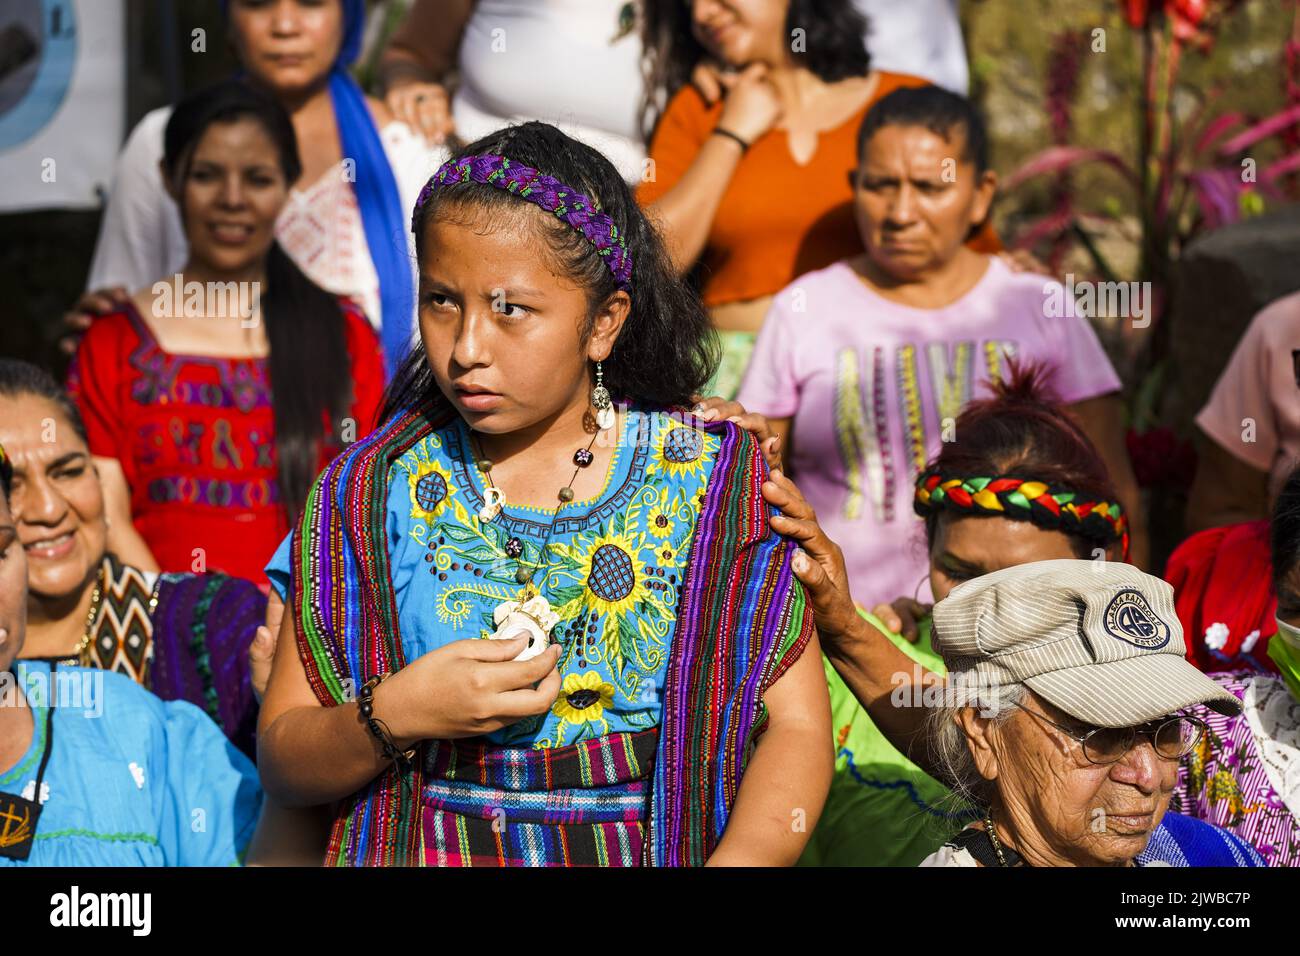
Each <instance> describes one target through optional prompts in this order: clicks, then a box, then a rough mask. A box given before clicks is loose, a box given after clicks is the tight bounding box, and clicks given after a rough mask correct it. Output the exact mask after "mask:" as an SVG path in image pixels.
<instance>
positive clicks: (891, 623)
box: [871, 597, 934, 644]
mask: <svg viewBox="0 0 1300 956" xmlns="http://www.w3.org/2000/svg"><path fill="white" fill-rule="evenodd" d="M932 607H934V605H933V604H922V603H921V602H920V601H914V600H913V599H912V598H909V597H901V598H898V599H897V600H895V601H894V603H893V604H877V605H876V606H875V607H874V608H872V609H871V613H872V614H874V615H875V616H876V617H878V618H880V623H881V624H883V625H885V627H887V628H889V630H891V631H893V632H894V633H895V634H901V635H902V636H903V637H905V638H907V639H908V640H909V641H910V642H911V643H913V644H915V643H916V642H917V641H918V640H920V638H921V632H920V629H919V628H918V627H917V623H916V622H917V621H919V620H920V619H921V618H923V617H925V616H926V615H927V614H929V613H930V609H931V608H932Z"/></svg>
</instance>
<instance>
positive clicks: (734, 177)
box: [637, 0, 998, 398]
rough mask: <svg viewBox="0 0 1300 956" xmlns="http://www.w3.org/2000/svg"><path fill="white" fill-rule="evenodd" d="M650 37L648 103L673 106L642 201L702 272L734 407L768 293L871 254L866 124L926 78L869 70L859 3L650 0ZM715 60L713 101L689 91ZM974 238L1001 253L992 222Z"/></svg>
mask: <svg viewBox="0 0 1300 956" xmlns="http://www.w3.org/2000/svg"><path fill="white" fill-rule="evenodd" d="M644 29H645V38H644V42H645V47H646V50H647V53H648V54H649V58H650V64H651V70H650V77H649V80H648V82H647V86H646V95H647V104H653V103H655V102H662V100H661V99H659V98H658V97H659V96H661V95H663V94H665V93H667V94H671V99H670V100H669V102H668V105H667V108H666V109H665V110H664V111H663V114H662V115H661V116H659V117H658V122H657V123H656V124H655V132H654V136H653V139H652V140H651V146H650V159H651V160H652V161H653V162H652V164H648V165H647V170H646V182H644V183H643V184H642V186H641V188H640V190H639V192H638V194H637V198H638V199H639V200H640V202H641V204H642V205H644V206H647V207H649V209H650V211H651V214H652V216H653V217H655V218H656V219H657V223H658V225H659V228H660V230H661V232H662V233H663V235H664V239H665V240H666V242H667V245H668V248H669V251H670V252H671V254H672V257H673V261H674V263H675V264H676V266H677V268H678V269H679V270H680V271H682V272H686V271H688V270H690V269H691V268H692V267H693V266H694V265H695V264H696V263H697V262H698V263H699V265H700V266H701V271H700V282H701V294H702V296H703V299H704V304H705V306H707V307H708V309H709V313H710V315H711V317H712V319H713V324H714V327H715V328H716V329H717V330H718V333H719V336H720V337H721V340H722V345H723V359H722V365H721V367H720V368H719V370H718V374H717V377H716V378H715V379H714V382H713V383H712V389H711V393H712V394H718V395H723V396H725V397H728V398H731V397H734V395H735V393H736V391H737V390H738V388H739V387H740V379H741V376H742V375H743V374H744V371H745V366H746V365H747V364H748V361H749V353H750V351H751V350H752V349H753V346H754V339H755V337H756V336H757V334H758V330H759V329H760V328H761V327H762V324H763V317H764V316H765V315H766V313H767V309H768V306H769V305H770V303H771V300H772V296H773V295H774V294H775V293H776V292H778V291H779V290H780V289H782V288H784V287H785V286H787V285H789V284H790V283H791V282H792V281H793V280H794V279H795V277H796V276H799V275H802V274H803V273H805V272H810V271H812V270H814V269H821V268H824V267H825V266H828V265H830V264H831V263H832V262H835V261H836V260H839V259H843V258H846V257H848V256H852V255H856V254H858V253H860V252H861V251H862V241H861V239H860V238H859V237H858V231H857V228H856V227H855V225H854V222H853V212H852V199H853V190H852V187H851V185H850V181H851V177H852V171H853V170H854V168H855V167H856V166H857V133H858V126H859V125H860V124H861V122H862V118H863V117H864V116H865V115H866V112H867V110H868V109H869V108H870V107H871V105H872V104H873V103H875V102H876V100H878V99H880V98H881V97H883V96H885V95H886V94H888V93H890V92H892V91H893V90H895V89H898V88H899V87H902V86H924V85H926V81H925V80H922V79H920V78H919V77H914V76H906V75H903V74H898V73H882V72H877V71H875V70H872V69H871V68H870V62H869V58H868V56H867V53H866V50H865V49H864V47H863V45H862V37H863V35H864V34H865V33H866V24H865V22H864V21H863V18H862V16H861V15H860V14H859V13H858V12H857V11H856V10H855V9H854V7H853V5H852V4H851V3H850V2H849V0H725V2H723V0H695V2H694V3H693V4H690V5H689V6H688V5H686V4H681V3H662V4H648V5H647V7H646V11H645V21H644ZM706 60H712V61H715V62H717V63H718V64H719V65H721V67H722V68H723V69H724V70H725V71H727V72H724V73H723V74H722V75H721V76H720V77H719V79H720V81H721V83H722V86H723V87H724V89H725V92H726V95H725V97H724V98H723V99H721V100H719V101H717V102H714V103H712V104H711V105H710V104H709V103H707V102H706V101H705V99H704V97H703V96H701V94H700V92H699V91H698V90H697V89H696V88H695V86H693V85H692V84H691V83H690V82H689V80H690V78H691V73H692V71H693V70H695V69H696V68H697V67H698V66H699V65H700V64H701V63H702V62H704V61H706ZM646 112H647V114H650V113H653V112H654V111H653V109H652V108H650V107H647V110H646ZM976 242H977V243H978V245H979V246H980V247H981V249H982V251H988V250H990V248H991V249H994V250H995V249H997V248H998V246H997V240H996V238H995V237H993V235H992V233H991V231H989V230H988V227H987V224H986V225H985V227H984V231H983V232H982V233H981V234H980V235H979V236H978V237H977V240H976Z"/></svg>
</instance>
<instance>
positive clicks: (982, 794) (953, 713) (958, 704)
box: [925, 670, 1026, 810]
mask: <svg viewBox="0 0 1300 956" xmlns="http://www.w3.org/2000/svg"><path fill="white" fill-rule="evenodd" d="M962 678H963V672H962V671H960V670H957V671H956V673H953V674H950V676H949V679H948V684H947V687H946V688H945V691H946V692H945V694H944V697H943V705H942V706H940V707H936V708H935V709H934V710H932V711H931V712H930V715H929V717H928V718H927V723H926V728H925V731H926V733H925V739H926V741H927V742H928V744H929V747H930V754H931V756H932V758H933V763H934V766H935V768H936V769H937V770H938V772H939V775H940V777H941V779H943V781H944V782H945V783H946V784H948V786H949V787H951V788H952V800H953V802H954V804H956V805H959V806H964V807H977V808H979V809H980V810H985V809H987V808H988V807H989V806H990V804H991V803H992V801H993V798H994V797H995V796H996V795H997V786H996V784H995V782H994V781H991V780H986V779H984V777H983V775H981V774H980V772H979V768H978V767H977V766H976V765H975V758H974V757H973V756H972V755H971V751H970V743H969V741H968V740H967V737H966V732H965V731H964V730H963V729H962V727H961V725H960V724H959V723H958V722H957V715H958V714H960V713H961V711H963V710H965V709H967V708H969V707H973V708H975V709H976V710H977V711H979V714H980V716H981V717H985V718H989V719H991V720H992V721H993V722H994V723H1001V722H1003V721H1005V720H1006V719H1007V718H1008V717H1010V716H1011V715H1012V714H1013V713H1014V712H1015V710H1016V709H1017V708H1016V705H1017V704H1019V703H1020V702H1021V701H1022V700H1024V697H1025V689H1026V688H1025V685H1024V684H1022V683H1020V682H1019V681H1014V682H1011V683H1007V684H999V685H989V684H987V683H985V684H983V685H982V686H978V685H975V684H973V683H972V682H971V681H970V680H969V679H967V680H963V679H962Z"/></svg>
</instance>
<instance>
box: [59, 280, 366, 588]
mask: <svg viewBox="0 0 1300 956" xmlns="http://www.w3.org/2000/svg"><path fill="white" fill-rule="evenodd" d="M340 304H341V305H342V307H343V312H344V319H345V321H344V336H345V340H346V343H347V350H348V355H349V356H350V359H351V367H352V383H353V390H352V403H351V406H350V411H349V414H350V416H351V418H352V419H353V420H354V421H355V422H356V435H355V437H356V438H358V439H359V438H362V437H364V436H365V435H366V434H367V433H368V432H369V431H370V429H371V428H372V427H373V426H374V420H375V417H376V415H377V414H378V410H379V405H380V402H381V400H382V398H383V389H384V370H383V359H382V356H381V353H380V346H379V340H378V338H377V337H376V335H375V333H374V331H373V329H371V327H370V323H369V322H368V321H367V320H366V318H365V316H364V315H363V314H362V312H361V311H360V310H358V309H357V308H356V307H355V306H354V305H352V304H351V303H349V302H346V301H341V303H340ZM68 390H69V391H70V392H71V393H72V396H73V398H74V399H75V400H76V402H77V406H78V407H79V408H80V409H81V414H82V417H83V418H84V419H85V422H86V432H87V437H88V438H89V442H90V451H91V454H93V455H95V456H97V457H102V458H115V459H117V460H118V461H119V462H121V465H122V470H123V471H124V472H125V473H126V480H127V483H128V485H129V486H130V489H131V516H132V520H133V521H134V523H135V527H136V530H138V531H139V532H140V535H141V536H142V537H143V538H144V540H145V542H146V543H147V544H148V545H149V548H150V549H151V550H152V551H153V555H154V557H155V558H156V559H157V560H158V563H159V565H160V566H161V567H162V570H164V571H194V570H214V571H224V572H226V573H227V574H231V575H235V576H237V577H241V578H246V579H247V580H250V581H255V582H257V583H258V584H259V585H261V586H262V587H263V588H265V587H266V585H267V581H266V576H265V574H264V572H263V570H262V569H263V567H264V566H265V564H266V562H267V561H269V560H270V559H271V555H272V554H274V553H275V549H276V547H277V546H278V545H279V544H280V541H281V540H283V538H284V536H285V535H286V534H288V533H289V521H288V516H287V514H286V513H285V509H284V507H283V505H282V503H281V499H280V493H279V489H278V486H277V481H276V479H277V465H276V453H275V418H274V412H273V410H272V407H271V382H270V368H269V364H268V360H267V359H265V358H220V357H208V356H200V355H181V354H173V353H171V352H167V351H165V350H164V349H163V348H162V347H161V346H160V345H159V343H158V340H157V339H156V338H155V337H154V335H153V333H152V331H151V330H150V329H149V326H148V325H147V324H146V323H145V321H144V320H143V318H141V316H140V314H139V313H138V312H137V311H136V310H135V308H134V307H129V308H127V309H126V310H124V311H121V312H114V313H111V314H109V315H105V316H102V317H100V318H98V319H96V320H95V322H94V324H93V325H92V326H91V327H90V330H89V331H88V332H87V333H86V336H85V338H84V339H82V342H81V346H80V348H79V349H78V351H77V357H76V359H74V361H73V363H72V369H71V371H70V372H69V378H68ZM324 431H325V419H324V416H322V435H323V434H324ZM340 450H341V448H340V447H338V446H336V445H333V444H332V443H328V444H327V443H322V448H321V457H320V463H319V467H321V468H324V466H325V465H326V464H327V463H328V462H329V460H330V459H331V458H333V457H334V455H336V454H337V453H338V452H339V451H340ZM196 549H202V552H201V555H202V558H203V564H202V565H200V564H199V563H198V560H199V553H197V552H196Z"/></svg>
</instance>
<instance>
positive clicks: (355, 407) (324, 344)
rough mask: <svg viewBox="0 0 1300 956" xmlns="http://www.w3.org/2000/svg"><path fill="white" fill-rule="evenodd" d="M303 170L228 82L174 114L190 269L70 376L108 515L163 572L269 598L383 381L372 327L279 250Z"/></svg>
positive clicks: (274, 110)
mask: <svg viewBox="0 0 1300 956" xmlns="http://www.w3.org/2000/svg"><path fill="white" fill-rule="evenodd" d="M299 172H300V169H299V159H298V151H297V145H296V141H295V138H294V131H293V126H292V124H291V123H290V121H289V118H288V116H287V114H285V112H284V110H283V108H282V107H280V106H279V104H277V103H276V102H275V101H274V100H272V99H270V98H269V97H268V96H266V95H265V94H262V93H260V92H258V91H256V90H255V89H254V88H252V87H250V86H248V85H246V84H244V83H242V82H238V81H230V82H226V83H222V84H219V85H218V86H215V87H212V88H210V89H207V90H204V91H202V92H200V93H198V94H196V95H194V96H193V97H191V98H190V99H188V100H187V101H185V102H183V103H182V104H181V105H180V106H178V107H177V109H176V111H175V112H174V113H173V115H172V118H171V121H170V122H169V123H168V125H167V133H166V149H165V155H164V158H163V175H164V178H165V180H166V182H167V185H168V190H169V192H170V193H171V195H172V197H173V199H175V200H176V203H177V205H178V206H179V207H180V209H181V217H182V219H183V221H184V223H185V231H186V235H187V239H188V242H189V247H190V255H189V259H188V261H187V262H186V265H185V268H184V269H183V270H182V273H181V275H180V276H179V277H176V278H165V279H163V278H160V281H158V282H156V283H154V284H153V285H152V286H151V287H150V288H146V289H142V290H140V291H139V292H137V293H136V294H135V295H134V296H133V297H132V301H131V304H130V305H129V306H128V307H126V308H125V309H123V310H121V311H119V312H116V313H113V314H111V315H109V316H105V317H104V318H102V319H101V320H100V321H97V322H96V323H95V324H94V326H93V327H92V328H91V329H90V331H89V332H88V333H87V334H86V337H85V338H84V339H83V340H82V343H81V346H80V349H79V351H78V353H77V358H76V360H75V362H74V363H73V367H72V371H71V375H70V381H69V387H70V389H71V390H72V392H73V394H74V395H75V397H76V399H77V403H78V405H79V406H80V408H81V412H82V415H83V416H84V417H85V420H86V428H87V432H88V434H89V439H90V448H91V451H92V453H93V454H94V455H95V457H96V463H97V464H98V465H99V470H100V474H101V476H102V477H103V479H104V482H105V490H106V493H107V499H108V501H109V503H110V508H111V509H114V510H116V512H117V515H116V517H117V518H118V523H120V524H122V525H128V524H131V523H133V524H134V527H135V530H137V531H138V532H139V534H140V536H141V537H142V538H143V539H144V543H145V544H146V545H147V546H148V549H149V551H151V552H152V557H153V559H155V561H156V566H157V567H159V568H161V570H163V571H203V570H208V569H212V570H220V571H225V572H227V573H229V574H233V575H236V576H238V577H243V578H247V579H248V580H251V581H256V582H258V583H260V584H262V586H263V588H264V589H265V586H266V582H265V576H264V575H263V572H262V567H263V566H264V565H265V563H266V561H267V559H268V558H269V557H270V556H271V554H272V553H273V552H274V551H275V548H276V545H277V544H278V543H279V542H280V540H281V539H282V538H283V537H284V536H285V534H287V533H288V530H289V527H290V521H291V520H292V518H293V516H295V515H296V514H297V511H298V509H299V507H300V505H301V502H302V498H303V495H304V494H305V493H306V491H307V488H308V486H309V485H310V483H311V481H312V479H313V478H314V477H315V476H316V474H317V472H318V471H319V470H320V469H321V468H322V467H323V466H324V465H325V464H326V463H327V462H328V461H329V459H330V458H332V457H333V455H334V454H336V453H337V452H338V451H339V450H340V449H341V448H342V446H343V444H345V443H347V442H351V441H354V440H356V439H357V438H360V437H362V436H364V435H365V434H366V433H367V432H369V430H370V427H371V425H372V424H373V419H374V416H375V412H376V410H377V407H378V404H379V401H380V397H381V395H382V391H383V367H382V358H381V353H380V348H379V342H378V340H377V339H376V337H375V334H374V332H373V331H372V330H371V327H370V324H369V322H368V321H367V320H366V318H365V316H364V315H363V314H362V312H361V311H360V310H359V309H357V308H356V307H355V306H354V305H352V304H350V303H348V302H347V301H345V300H339V299H336V298H334V297H333V296H331V295H330V294H328V293H327V292H325V291H324V290H322V289H321V288H319V287H318V286H316V285H314V284H313V283H312V282H311V281H310V280H309V279H307V278H306V277H305V276H304V275H303V274H302V272H301V271H300V270H299V269H298V268H297V266H295V265H294V264H293V262H292V260H290V259H289V257H288V256H287V255H286V254H285V253H284V251H283V250H282V249H281V248H280V247H279V245H278V244H277V243H276V242H275V238H274V235H275V234H274V230H275V222H276V217H277V216H278V214H279V212H280V210H281V208H282V207H283V205H284V203H285V201H286V199H287V197H288V193H289V185H290V184H291V183H293V182H294V181H295V180H296V179H297V178H298V175H299ZM273 383H274V386H275V387H274V389H273V388H272V384H273ZM132 557H133V559H134V560H133V563H135V564H137V565H144V566H147V564H146V560H145V559H142V558H141V557H140V556H139V555H133V556H132Z"/></svg>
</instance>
